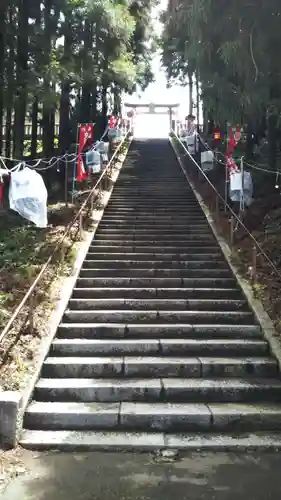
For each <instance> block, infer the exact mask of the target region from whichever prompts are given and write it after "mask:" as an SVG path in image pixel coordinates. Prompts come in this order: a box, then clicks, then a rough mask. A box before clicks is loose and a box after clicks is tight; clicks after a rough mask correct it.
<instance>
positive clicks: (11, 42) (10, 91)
mask: <svg viewBox="0 0 281 500" xmlns="http://www.w3.org/2000/svg"><path fill="white" fill-rule="evenodd" d="M8 19H9V24H10V26H12V25H13V21H14V7H13V6H11V7H9V11H8ZM7 45H8V48H9V57H8V60H7V89H6V98H5V101H6V123H5V155H6V156H7V158H10V156H11V154H12V126H13V125H12V118H13V103H14V89H15V37H14V35H13V34H11V35H10V36H9V37H8V38H7Z"/></svg>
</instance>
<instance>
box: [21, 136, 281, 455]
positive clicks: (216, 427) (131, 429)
mask: <svg viewBox="0 0 281 500" xmlns="http://www.w3.org/2000/svg"><path fill="white" fill-rule="evenodd" d="M132 147H133V148H134V147H135V146H132ZM138 148H139V151H140V152H141V155H139V153H138V151H134V154H135V153H138V154H135V158H134V160H133V161H134V164H133V167H132V164H130V162H128V163H126V162H125V164H124V166H123V169H122V171H121V174H120V176H119V178H118V182H117V183H116V185H115V188H114V191H113V194H112V196H111V199H110V200H109V204H108V206H107V207H106V208H105V211H104V215H103V218H102V220H101V222H100V223H99V226H98V229H97V232H96V233H95V236H94V238H93V240H92V242H91V245H90V247H89V250H88V253H87V256H86V259H85V260H84V262H83V265H82V267H81V269H80V273H79V277H78V279H77V281H76V284H75V287H74V289H73V293H72V296H71V299H70V300H69V304H68V308H67V309H66V311H65V313H64V316H63V318H62V322H61V324H60V325H59V327H58V330H57V333H56V336H55V338H54V339H53V342H52V345H51V348H50V350H49V353H48V355H47V357H46V358H45V361H44V363H43V366H42V370H41V376H40V378H39V380H38V381H37V383H36V386H35V389H34V392H33V395H32V399H33V401H32V402H31V404H30V405H29V408H28V409H27V411H26V413H25V419H24V425H25V427H26V428H27V430H26V431H24V433H23V435H22V441H21V443H22V444H23V445H24V446H27V447H31V448H40V447H42V448H46V447H47V448H48V447H51V448H54V447H55V446H58V448H59V449H63V447H64V444H65V447H66V449H71V448H72V447H73V449H76V450H77V449H82V448H83V447H84V446H85V447H86V448H88V449H99V448H102V449H114V450H117V449H119V448H120V449H130V450H131V449H134V448H135V449H136V450H139V449H144V450H155V449H161V448H173V449H175V448H176V449H188V448H193V447H194V448H198V447H199V448H202V449H211V448H215V449H216V448H220V447H222V448H224V447H230V448H233V449H237V448H239V447H242V446H244V447H247V448H251V447H254V446H256V445H257V443H258V446H260V447H265V448H268V447H274V448H276V443H277V447H278V444H279V446H280V449H281V418H280V417H281V403H280V401H281V378H280V373H279V369H278V363H277V360H276V359H275V357H274V356H273V355H272V353H271V349H270V346H269V344H268V342H267V341H266V340H265V338H264V335H263V332H262V330H261V327H260V325H259V324H258V322H257V320H256V317H255V315H254V313H253V311H252V310H251V308H250V307H249V306H248V303H247V302H246V299H245V297H244V294H243V292H242V290H241V289H240V287H239V285H238V283H237V280H236V278H235V277H234V276H233V273H232V271H231V269H230V267H229V265H228V263H227V262H226V260H225V258H224V255H223V253H222V251H221V248H220V246H219V244H218V242H217V240H216V238H215V235H214V234H213V232H212V230H211V228H210V226H209V224H208V222H207V219H206V217H205V215H204V213H203V211H202V209H201V207H200V205H199V203H198V201H197V199H196V197H195V195H194V193H193V191H192V189H191V187H190V186H189V184H188V183H187V182H186V179H185V177H184V174H183V173H182V171H181V169H180V168H178V165H177V164H176V163H175V160H174V156H173V152H172V149H171V148H170V146H169V144H167V147H165V146H164V143H162V145H161V147H160V146H159V150H157V149H156V150H155V151H154V150H153V149H151V148H152V146H151V145H150V143H149V141H148V142H140V143H139V145H138ZM156 156H157V158H156ZM130 161H131V160H130ZM271 431H274V434H271ZM279 431H280V433H279Z"/></svg>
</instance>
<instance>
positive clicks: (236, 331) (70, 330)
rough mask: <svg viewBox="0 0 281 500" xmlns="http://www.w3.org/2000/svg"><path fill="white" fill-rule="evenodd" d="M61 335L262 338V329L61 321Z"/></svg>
mask: <svg viewBox="0 0 281 500" xmlns="http://www.w3.org/2000/svg"><path fill="white" fill-rule="evenodd" d="M57 337H58V338H69V339H73V338H78V337H80V338H95V339H97V338H103V339H120V338H121V339H122V338H124V339H135V338H137V339H154V338H157V339H159V338H160V339H167V338H180V339H182V338H199V339H210V338H211V339H222V338H229V339H253V338H255V339H260V338H263V336H262V332H261V328H260V326H259V325H254V324H245V323H241V324H237V323H236V324H235V323H234V324H233V325H228V324H225V323H223V324H218V323H217V324H215V325H213V324H210V323H209V324H189V323H185V324H167V323H164V324H163V323H162V324H161V323H160V324H157V323H149V324H138V323H136V324H133V323H111V324H109V323H108V322H104V323H85V322H79V323H70V322H69V323H63V322H62V323H61V324H60V325H59V327H58V331H57Z"/></svg>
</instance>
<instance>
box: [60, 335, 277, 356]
mask: <svg viewBox="0 0 281 500" xmlns="http://www.w3.org/2000/svg"><path fill="white" fill-rule="evenodd" d="M268 354H269V347H268V344H267V342H265V340H252V339H246V340H245V339H239V338H238V339H227V338H226V339H224V338H222V339H208V338H205V339H202V340H201V339H182V338H180V339H174V338H172V339H169V338H167V339H165V338H164V339H163V338H161V339H143V340H141V339H137V338H136V339H115V340H114V339H95V338H94V339H92V338H73V339H72V338H56V339H54V341H53V343H52V346H51V351H50V355H51V356H54V357H58V356H121V355H123V356H129V355H132V356H144V355H145V356H153V355H161V356H205V357H206V356H208V357H210V356H216V357H219V356H221V357H227V356H237V357H238V356H240V357H243V356H244V357H245V356H246V357H247V356H251V357H253V356H264V355H268Z"/></svg>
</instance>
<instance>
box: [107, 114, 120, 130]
mask: <svg viewBox="0 0 281 500" xmlns="http://www.w3.org/2000/svg"><path fill="white" fill-rule="evenodd" d="M117 123H118V116H114V115H111V116H110V118H109V128H115V127H116V126H117Z"/></svg>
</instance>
